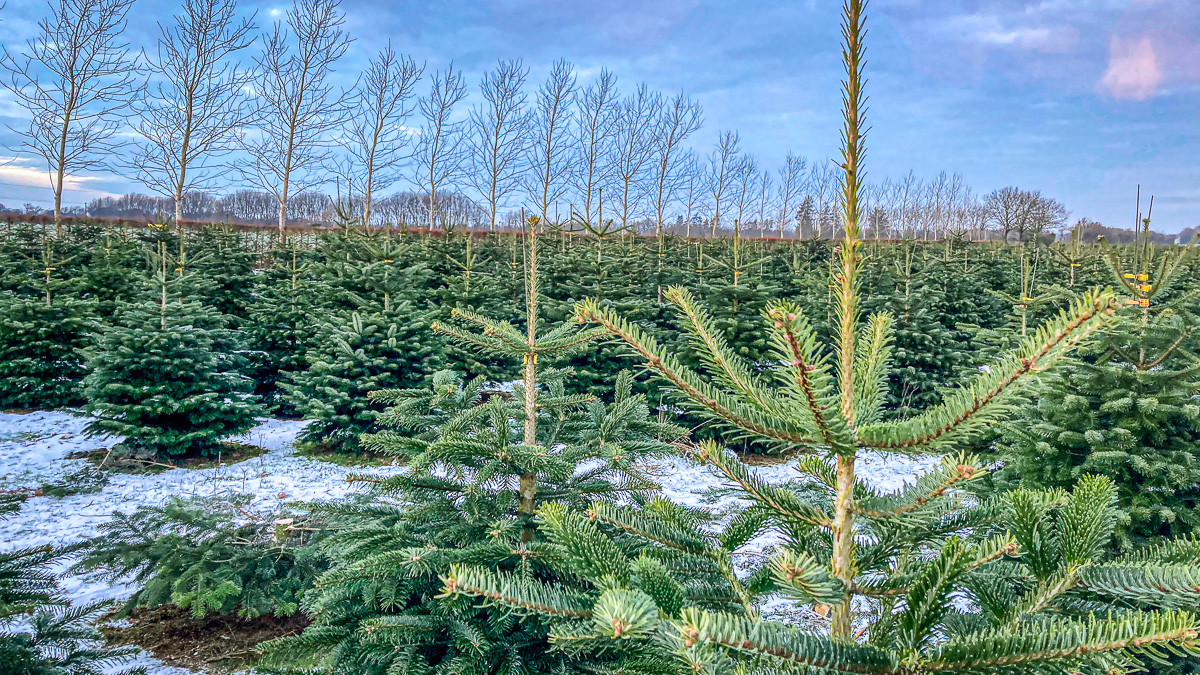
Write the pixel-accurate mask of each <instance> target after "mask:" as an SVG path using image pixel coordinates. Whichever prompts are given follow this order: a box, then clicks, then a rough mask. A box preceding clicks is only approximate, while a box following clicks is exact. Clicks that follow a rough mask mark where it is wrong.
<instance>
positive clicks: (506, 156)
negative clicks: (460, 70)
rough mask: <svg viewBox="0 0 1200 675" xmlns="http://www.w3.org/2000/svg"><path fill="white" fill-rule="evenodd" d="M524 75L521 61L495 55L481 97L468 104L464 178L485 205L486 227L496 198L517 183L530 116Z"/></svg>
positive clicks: (500, 199)
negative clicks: (477, 102) (468, 158)
mask: <svg viewBox="0 0 1200 675" xmlns="http://www.w3.org/2000/svg"><path fill="white" fill-rule="evenodd" d="M528 75H529V69H528V68H525V67H524V66H523V65H522V64H521V62H520V61H500V62H499V63H498V64H496V68H495V70H492V71H491V72H488V73H485V74H484V76H483V79H482V80H481V81H480V82H479V92H480V93H481V94H483V98H484V101H485V103H484V104H480V105H477V106H475V107H474V108H472V109H471V122H470V126H471V133H470V135H469V146H470V152H471V172H470V175H469V176H468V179H469V181H470V183H471V186H472V187H474V188H475V191H476V192H477V193H479V196H480V198H482V199H483V201H484V202H485V203H486V204H487V206H488V229H491V230H495V229H496V214H497V212H498V211H499V207H500V204H501V203H502V202H503V201H504V199H505V197H507V196H508V195H509V194H511V193H512V192H513V190H515V189H516V187H517V180H518V179H519V178H520V176H521V172H522V171H523V169H524V165H523V161H522V160H523V159H524V156H525V143H526V140H527V135H528V133H529V120H530V117H529V112H528V111H527V110H526V108H525V102H526V95H525V92H524V91H523V89H524V87H525V79H526V78H527V77H528Z"/></svg>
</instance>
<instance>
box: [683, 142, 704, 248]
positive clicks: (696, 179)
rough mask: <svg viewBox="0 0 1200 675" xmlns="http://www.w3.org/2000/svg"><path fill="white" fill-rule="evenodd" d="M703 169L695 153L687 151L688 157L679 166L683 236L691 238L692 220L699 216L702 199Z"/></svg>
mask: <svg viewBox="0 0 1200 675" xmlns="http://www.w3.org/2000/svg"><path fill="white" fill-rule="evenodd" d="M704 179H705V176H704V169H703V167H702V166H701V165H700V160H698V159H696V155H695V153H692V152H689V153H688V158H687V160H686V161H685V162H684V164H683V166H682V167H681V168H680V181H679V182H680V184H681V186H682V187H681V188H680V192H682V193H683V218H684V223H686V228H687V229H686V230H684V234H685V236H687V238H688V239H691V238H692V221H693V220H697V219H699V217H700V211H701V210H702V209H703V206H704V205H703V200H704V192H705V190H704V187H705V185H704Z"/></svg>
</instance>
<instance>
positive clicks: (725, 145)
mask: <svg viewBox="0 0 1200 675" xmlns="http://www.w3.org/2000/svg"><path fill="white" fill-rule="evenodd" d="M741 144H742V139H741V136H739V135H738V133H737V132H736V131H728V130H727V131H722V132H721V133H720V135H719V136H718V137H717V147H716V148H714V149H713V151H712V154H710V155H709V158H708V164H709V166H708V190H709V193H710V194H711V195H712V209H713V212H712V236H714V237H715V236H717V228H719V227H720V226H721V204H722V200H724V198H725V196H726V191H727V190H728V189H729V182H730V178H731V175H732V172H733V171H734V170H735V169H737V168H738V164H739V161H740V155H741V152H742V150H741Z"/></svg>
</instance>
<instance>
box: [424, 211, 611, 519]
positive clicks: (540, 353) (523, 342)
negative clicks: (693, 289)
mask: <svg viewBox="0 0 1200 675" xmlns="http://www.w3.org/2000/svg"><path fill="white" fill-rule="evenodd" d="M539 225H540V220H539V218H538V217H537V216H530V217H529V219H528V220H526V221H525V232H524V244H525V245H524V247H523V248H524V252H525V260H524V269H525V331H524V333H522V332H521V331H518V330H517V329H516V328H514V327H513V325H512V324H511V323H509V322H507V321H497V320H495V319H489V318H487V317H486V316H483V315H482V314H478V313H476V312H473V311H470V310H455V311H454V316H455V317H456V318H459V319H460V320H461V321H462V322H463V323H464V324H466V325H468V326H473V327H478V328H479V329H480V332H479V333H475V332H472V331H470V330H466V329H464V328H458V327H455V326H453V325H446V324H440V323H438V324H434V326H433V329H434V330H436V331H439V332H441V333H445V334H446V335H448V336H450V338H451V339H453V340H455V341H458V342H460V343H462V344H465V345H470V346H473V347H475V348H477V349H480V350H482V351H484V352H485V353H490V354H492V355H495V356H498V357H504V358H510V359H511V358H517V357H520V359H521V361H522V370H521V391H520V394H521V399H522V404H523V410H524V416H525V417H524V421H523V424H522V427H523V432H522V433H523V436H522V438H523V440H524V444H525V445H526V446H530V447H533V446H535V445H537V419H538V417H537V411H538V407H539V401H538V396H539V380H538V365H539V364H538V360H539V358H543V357H544V358H545V359H547V360H555V359H564V358H568V357H570V356H571V355H572V354H574V353H576V352H579V351H582V349H583V347H584V345H586V344H587V343H588V342H590V341H592V340H594V339H596V338H597V337H599V336H600V335H601V331H600V330H598V329H594V328H593V329H590V330H579V329H578V328H577V327H575V326H573V325H572V324H570V323H566V322H564V323H560V324H559V325H558V326H557V327H554V328H552V329H550V330H548V331H547V330H545V326H544V325H543V321H542V315H541V312H540V310H539V304H540V303H541V301H542V297H541V280H540V277H539V262H538V227H539ZM542 365H545V364H542ZM519 491H520V495H521V500H520V504H519V509H518V510H519V512H520V513H522V514H524V515H525V516H526V517H529V516H532V515H533V512H534V508H535V505H536V503H537V501H536V500H537V471H536V470H535V469H533V468H530V469H529V470H528V471H525V472H523V473H522V474H521V477H520V488H519ZM532 534H533V530H532V528H531V527H530V526H529V525H528V524H526V528H525V531H524V532H523V534H522V537H523V538H525V539H528V538H530V537H532Z"/></svg>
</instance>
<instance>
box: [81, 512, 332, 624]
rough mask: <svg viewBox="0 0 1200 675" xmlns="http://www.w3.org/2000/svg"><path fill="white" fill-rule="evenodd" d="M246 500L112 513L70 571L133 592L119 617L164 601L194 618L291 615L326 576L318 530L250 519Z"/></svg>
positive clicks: (300, 522) (283, 520) (308, 524)
mask: <svg viewBox="0 0 1200 675" xmlns="http://www.w3.org/2000/svg"><path fill="white" fill-rule="evenodd" d="M247 500H248V498H234V499H226V498H202V499H192V500H184V499H179V498H172V499H171V500H170V501H169V502H167V503H166V504H165V505H163V506H153V507H143V508H141V509H138V510H137V511H135V512H134V513H132V514H124V513H120V512H117V513H114V514H113V519H112V521H110V522H108V523H106V524H104V525H103V526H102V527H101V535H100V536H99V537H96V538H94V539H91V540H89V541H88V542H87V543H86V545H85V546H84V547H83V549H82V554H81V555H80V556H79V561H78V562H77V563H76V564H75V566H74V570H75V571H77V572H88V573H91V572H97V571H99V572H101V574H102V576H103V578H105V579H109V580H111V581H116V580H118V579H119V580H122V581H123V582H125V583H129V584H134V585H136V586H137V590H136V591H135V592H134V594H133V595H132V596H131V597H130V598H129V600H128V601H126V602H125V605H124V606H123V607H122V608H121V610H120V611H119V612H118V616H128V615H129V613H130V612H131V611H132V610H133V609H134V608H137V607H159V606H161V605H165V604H168V603H170V604H173V605H176V606H178V607H181V608H183V609H187V610H190V611H191V613H192V615H193V616H196V617H202V616H205V615H206V614H209V613H217V614H237V615H238V616H240V617H242V618H245V619H252V618H255V617H258V616H261V615H263V614H274V615H277V616H288V615H291V614H295V613H296V612H297V611H299V609H300V600H301V598H302V597H303V596H304V594H305V593H306V592H308V591H309V590H311V588H312V585H313V581H314V579H315V578H316V577H317V575H318V574H320V573H321V572H323V571H324V570H325V567H326V566H325V561H324V558H323V557H321V556H319V555H318V554H317V551H316V546H315V542H317V541H319V540H320V538H321V536H322V535H323V532H324V530H323V529H322V528H320V527H314V525H315V524H316V523H314V522H312V521H311V520H309V519H306V518H303V517H296V516H293V515H290V514H287V513H283V514H277V517H271V518H264V517H253V518H248V514H247V513H246V511H245V507H246V501H247Z"/></svg>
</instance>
